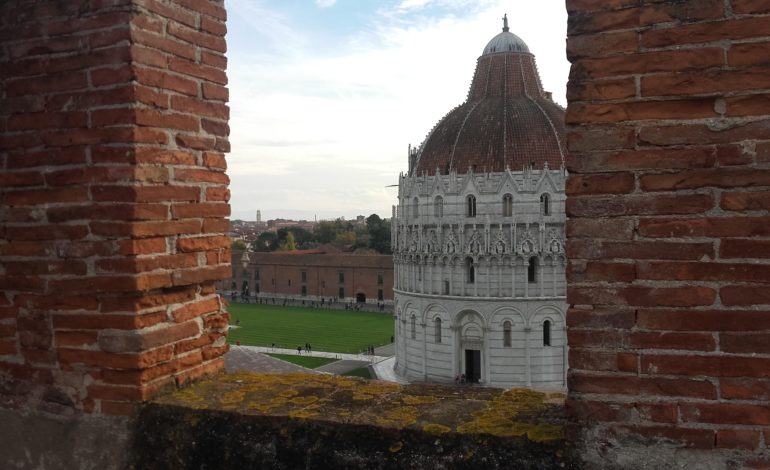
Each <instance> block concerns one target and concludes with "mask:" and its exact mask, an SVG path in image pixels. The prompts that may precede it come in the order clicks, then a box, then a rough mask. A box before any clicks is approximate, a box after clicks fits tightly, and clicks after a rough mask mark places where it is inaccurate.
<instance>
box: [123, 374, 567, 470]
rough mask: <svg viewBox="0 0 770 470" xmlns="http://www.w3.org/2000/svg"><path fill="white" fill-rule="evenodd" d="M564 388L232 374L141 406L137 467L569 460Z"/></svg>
mask: <svg viewBox="0 0 770 470" xmlns="http://www.w3.org/2000/svg"><path fill="white" fill-rule="evenodd" d="M563 400H564V396H563V395H562V394H560V393H541V392H536V391H531V390H521V389H514V390H509V391H503V390H500V389H491V388H481V387H474V386H459V387H451V386H440V385H407V386H402V385H397V384H392V383H389V382H381V381H365V380H363V379H357V378H350V377H340V376H333V375H324V374H229V375H220V376H217V377H214V378H213V379H209V380H206V381H202V382H199V383H197V384H194V385H192V386H190V387H188V388H185V389H183V390H179V391H175V392H173V393H170V394H168V395H164V396H161V397H158V398H157V399H156V400H154V401H153V402H151V403H148V404H146V405H144V406H143V407H142V408H141V409H140V410H139V412H138V415H137V416H136V422H135V427H134V431H135V434H134V442H133V446H132V447H133V452H131V454H132V457H131V458H132V465H131V466H132V467H134V468H276V469H280V468H287V469H289V468H319V469H321V468H324V469H327V468H328V469H342V468H351V469H352V468H366V469H386V468H387V469H390V468H393V469H395V468H399V469H400V468H431V469H436V468H475V469H481V468H484V469H487V468H517V469H518V468H538V469H541V468H571V467H572V466H573V465H571V464H570V462H568V457H567V455H566V452H565V439H564V429H565V418H564V406H563Z"/></svg>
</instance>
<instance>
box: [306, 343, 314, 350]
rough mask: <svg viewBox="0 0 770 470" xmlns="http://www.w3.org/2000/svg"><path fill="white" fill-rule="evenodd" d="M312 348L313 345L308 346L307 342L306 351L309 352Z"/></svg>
mask: <svg viewBox="0 0 770 470" xmlns="http://www.w3.org/2000/svg"><path fill="white" fill-rule="evenodd" d="M312 350H313V347H312V346H310V343H307V351H308V352H310V351H312Z"/></svg>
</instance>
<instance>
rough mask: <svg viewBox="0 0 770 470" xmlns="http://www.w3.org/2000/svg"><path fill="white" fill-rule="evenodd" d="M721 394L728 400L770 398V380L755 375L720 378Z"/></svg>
mask: <svg viewBox="0 0 770 470" xmlns="http://www.w3.org/2000/svg"><path fill="white" fill-rule="evenodd" d="M719 390H720V392H721V396H722V398H724V399H727V400H762V401H768V400H770V380H766V379H765V380H760V379H755V378H753V377H740V378H721V379H719Z"/></svg>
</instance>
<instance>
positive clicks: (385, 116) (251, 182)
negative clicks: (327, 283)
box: [226, 0, 569, 220]
mask: <svg viewBox="0 0 770 470" xmlns="http://www.w3.org/2000/svg"><path fill="white" fill-rule="evenodd" d="M226 6H227V10H228V21H227V27H228V32H227V42H228V77H229V88H230V109H231V115H230V127H231V133H230V143H231V146H232V150H231V153H230V154H229V156H228V168H229V169H228V174H229V176H230V179H231V185H230V190H231V194H232V196H231V200H230V204H231V207H232V218H233V219H242V220H255V219H256V211H257V210H258V209H259V210H261V212H262V219H263V220H268V219H274V218H279V217H280V218H292V219H307V220H313V219H314V218H317V219H318V220H322V219H334V218H337V217H345V218H346V219H351V218H355V217H356V216H357V215H364V216H369V215H370V214H373V213H376V214H378V215H380V216H381V217H385V218H387V217H390V214H391V206H392V205H394V204H396V196H397V188H395V187H390V186H391V185H394V184H397V183H398V175H399V173H400V172H402V171H405V170H406V165H407V153H408V147H409V145H410V144H411V145H413V146H419V144H420V143H421V142H422V141H423V140H424V139H425V136H426V135H427V134H428V132H429V131H430V130H431V128H432V127H433V126H434V125H435V124H436V123H437V122H438V121H439V120H440V119H441V118H442V117H443V116H444V115H445V114H446V113H447V112H449V111H450V110H451V109H452V108H454V107H455V106H457V105H459V104H461V103H462V102H464V101H465V98H466V95H467V93H468V88H469V87H470V83H471V79H472V78H473V71H474V69H475V66H476V59H478V57H479V55H481V51H482V50H483V49H484V46H485V45H486V44H487V42H488V41H489V40H490V39H492V38H493V37H494V36H495V35H497V34H498V33H499V32H500V31H501V28H502V17H503V14H505V13H507V15H508V22H509V26H510V28H511V32H512V33H514V34H516V35H517V36H519V37H521V38H522V39H523V40H524V41H525V42H526V43H527V45H528V46H529V49H530V51H531V52H532V53H533V54H535V57H536V61H537V64H538V69H539V71H540V76H541V79H542V82H543V86H544V88H545V89H546V91H552V92H553V94H554V100H555V101H557V102H559V103H560V104H562V105H563V106H564V105H566V99H565V93H566V91H565V89H566V82H567V76H568V73H569V63H568V62H567V60H566V58H565V38H566V25H567V16H566V12H565V10H564V2H563V1H560V0H539V1H533V0H507V1H502V0H226Z"/></svg>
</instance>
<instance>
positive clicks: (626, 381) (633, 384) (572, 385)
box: [567, 373, 639, 395]
mask: <svg viewBox="0 0 770 470" xmlns="http://www.w3.org/2000/svg"><path fill="white" fill-rule="evenodd" d="M567 386H568V388H569V390H570V391H572V392H575V393H595V394H604V395H638V394H639V379H638V378H637V377H629V376H607V375H584V374H577V373H570V374H569V376H568V377H567Z"/></svg>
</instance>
